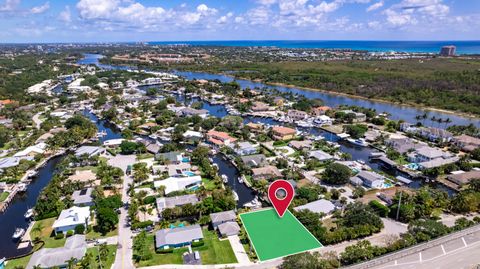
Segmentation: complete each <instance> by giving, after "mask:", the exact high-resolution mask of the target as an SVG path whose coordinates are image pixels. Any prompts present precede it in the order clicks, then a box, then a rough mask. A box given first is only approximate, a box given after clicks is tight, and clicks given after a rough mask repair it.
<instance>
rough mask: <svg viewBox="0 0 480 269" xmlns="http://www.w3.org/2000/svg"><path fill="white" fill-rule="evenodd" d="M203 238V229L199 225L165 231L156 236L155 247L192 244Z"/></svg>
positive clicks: (158, 232)
mask: <svg viewBox="0 0 480 269" xmlns="http://www.w3.org/2000/svg"><path fill="white" fill-rule="evenodd" d="M202 238H203V233H202V228H201V227H200V225H198V224H196V225H192V226H185V227H179V228H174V229H163V230H159V231H157V233H156V234H155V247H156V248H160V247H162V246H166V245H179V244H184V243H190V242H192V241H193V240H197V239H202Z"/></svg>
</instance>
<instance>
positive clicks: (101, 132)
mask: <svg viewBox="0 0 480 269" xmlns="http://www.w3.org/2000/svg"><path fill="white" fill-rule="evenodd" d="M106 135H107V131H105V130H102V131H100V132H98V133H97V136H98V137H104V136H106Z"/></svg>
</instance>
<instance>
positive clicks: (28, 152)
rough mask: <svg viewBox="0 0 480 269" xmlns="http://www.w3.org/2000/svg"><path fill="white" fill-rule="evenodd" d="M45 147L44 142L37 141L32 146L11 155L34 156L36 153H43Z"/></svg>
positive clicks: (19, 156) (20, 156)
mask: <svg viewBox="0 0 480 269" xmlns="http://www.w3.org/2000/svg"><path fill="white" fill-rule="evenodd" d="M46 148H47V144H46V143H38V144H36V145H34V146H30V147H27V148H26V149H24V150H21V151H19V152H17V153H15V154H14V155H13V157H18V158H22V157H35V156H36V155H39V154H43V153H44V152H45V149H46Z"/></svg>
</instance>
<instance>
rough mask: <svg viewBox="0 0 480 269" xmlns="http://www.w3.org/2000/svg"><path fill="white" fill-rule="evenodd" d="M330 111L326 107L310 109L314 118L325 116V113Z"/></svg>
mask: <svg viewBox="0 0 480 269" xmlns="http://www.w3.org/2000/svg"><path fill="white" fill-rule="evenodd" d="M330 109H331V108H330V107H328V106H317V107H314V108H312V115H313V116H316V117H318V116H322V115H325V113H326V112H327V111H328V110H330Z"/></svg>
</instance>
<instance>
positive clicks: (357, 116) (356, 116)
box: [342, 110, 367, 122]
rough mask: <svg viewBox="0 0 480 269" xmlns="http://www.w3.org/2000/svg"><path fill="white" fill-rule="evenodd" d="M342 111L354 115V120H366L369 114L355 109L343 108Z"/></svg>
mask: <svg viewBox="0 0 480 269" xmlns="http://www.w3.org/2000/svg"><path fill="white" fill-rule="evenodd" d="M342 112H343V113H345V114H351V115H353V116H354V118H353V122H365V121H366V120H367V115H365V114H364V113H361V112H355V111H353V110H343V111H342Z"/></svg>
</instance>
